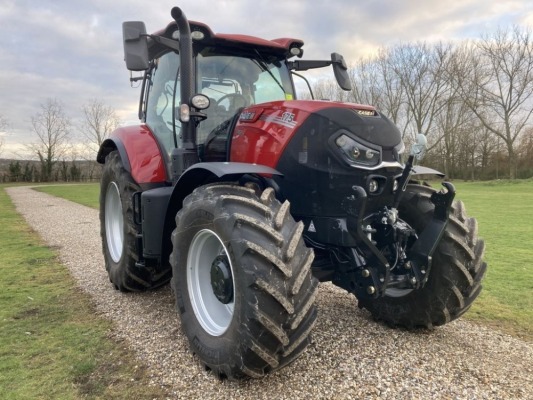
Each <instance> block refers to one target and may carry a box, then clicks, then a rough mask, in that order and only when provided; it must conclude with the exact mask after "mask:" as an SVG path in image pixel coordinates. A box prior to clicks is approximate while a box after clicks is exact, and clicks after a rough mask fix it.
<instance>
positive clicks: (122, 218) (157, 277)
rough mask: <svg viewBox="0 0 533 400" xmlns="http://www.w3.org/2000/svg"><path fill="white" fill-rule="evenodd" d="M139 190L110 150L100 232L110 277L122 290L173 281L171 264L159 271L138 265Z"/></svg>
mask: <svg viewBox="0 0 533 400" xmlns="http://www.w3.org/2000/svg"><path fill="white" fill-rule="evenodd" d="M140 190H141V189H140V187H139V186H138V185H137V184H136V183H135V181H134V180H133V178H132V177H131V175H130V173H129V172H128V171H126V170H125V169H124V166H123V164H122V160H121V159H120V155H119V154H118V152H117V151H112V152H111V153H109V155H108V156H107V158H106V161H105V165H104V169H103V172H102V179H101V181H100V235H101V237H102V250H103V253H104V260H105V266H106V270H107V272H108V274H109V279H110V281H111V282H112V283H113V285H114V286H115V288H116V289H119V290H121V291H141V290H147V289H152V288H155V287H158V286H161V285H163V284H165V283H166V282H168V281H169V280H170V274H171V271H170V268H169V267H168V266H167V267H166V269H165V268H162V271H161V272H158V271H156V270H155V269H152V268H147V267H144V266H137V265H136V263H137V262H138V261H139V257H138V253H137V244H136V241H137V240H136V237H137V234H138V233H139V228H138V227H137V225H136V224H135V222H134V219H133V194H134V193H135V192H138V191H140Z"/></svg>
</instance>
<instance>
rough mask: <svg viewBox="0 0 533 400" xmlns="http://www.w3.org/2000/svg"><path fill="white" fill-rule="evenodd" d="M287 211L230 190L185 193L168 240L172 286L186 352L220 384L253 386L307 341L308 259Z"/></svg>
mask: <svg viewBox="0 0 533 400" xmlns="http://www.w3.org/2000/svg"><path fill="white" fill-rule="evenodd" d="M302 230H303V224H302V223H301V222H298V223H296V222H294V220H293V218H292V216H291V215H290V213H289V203H288V202H285V203H284V204H280V203H279V201H278V200H276V198H275V197H274V191H273V190H272V189H271V188H267V189H266V190H265V191H264V192H263V193H262V194H261V195H260V196H258V195H257V194H256V192H255V191H254V190H252V189H249V188H246V187H242V186H237V185H232V184H212V185H206V186H202V187H199V188H197V189H196V190H195V191H194V192H193V193H192V194H191V195H189V196H188V197H187V198H186V199H185V200H184V204H183V208H182V209H181V210H180V211H179V212H178V213H177V216H176V229H175V230H174V232H173V233H172V244H173V252H172V254H171V264H172V267H173V278H172V283H171V285H172V288H173V290H174V293H175V296H176V305H177V309H178V312H179V314H180V318H181V326H182V329H183V331H184V332H185V334H186V335H187V338H188V339H189V343H190V346H191V348H192V351H193V352H194V353H195V354H196V355H197V356H198V357H199V358H200V361H201V363H203V364H204V366H205V367H206V368H207V369H210V370H212V371H213V372H214V373H215V374H217V376H218V377H220V378H229V379H237V378H244V377H251V378H261V377H263V376H265V374H267V373H268V372H271V371H274V370H277V369H280V368H281V367H284V366H285V365H287V364H289V363H290V362H291V361H293V360H295V359H296V358H297V357H298V356H299V355H300V354H301V353H302V352H303V351H304V349H305V348H306V347H307V345H308V344H309V342H310V332H311V330H312V328H313V326H314V323H315V320H316V316H317V310H316V306H315V304H314V303H315V298H316V294H317V288H318V281H317V280H316V279H315V278H314V277H313V276H312V274H311V263H312V261H313V258H314V253H313V251H312V250H311V249H308V248H307V247H305V245H304V242H303V239H302Z"/></svg>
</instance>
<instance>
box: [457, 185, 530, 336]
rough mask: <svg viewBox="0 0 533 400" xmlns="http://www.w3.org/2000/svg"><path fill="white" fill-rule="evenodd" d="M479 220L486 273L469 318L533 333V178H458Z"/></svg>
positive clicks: (459, 191)
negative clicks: (479, 180) (484, 181)
mask: <svg viewBox="0 0 533 400" xmlns="http://www.w3.org/2000/svg"><path fill="white" fill-rule="evenodd" d="M456 188H457V197H458V198H460V199H461V200H463V201H464V202H465V205H466V208H467V211H468V214H469V215H471V216H475V217H476V218H477V220H478V223H479V235H480V236H481V237H482V238H483V239H484V240H485V244H486V251H485V260H486V261H487V263H488V270H487V275H486V277H485V281H484V284H483V287H484V290H483V292H482V294H481V297H480V298H479V299H478V300H477V302H476V303H474V306H473V307H472V309H471V310H470V312H469V313H467V314H466V317H467V318H470V319H474V320H477V321H482V322H484V323H486V324H489V325H493V326H496V327H499V328H500V329H502V330H505V331H507V332H510V333H513V334H516V335H518V336H523V337H525V338H527V339H528V340H530V341H531V340H532V339H533V264H532V262H533V180H527V181H515V182H505V181H504V182H487V183H483V182H476V183H456Z"/></svg>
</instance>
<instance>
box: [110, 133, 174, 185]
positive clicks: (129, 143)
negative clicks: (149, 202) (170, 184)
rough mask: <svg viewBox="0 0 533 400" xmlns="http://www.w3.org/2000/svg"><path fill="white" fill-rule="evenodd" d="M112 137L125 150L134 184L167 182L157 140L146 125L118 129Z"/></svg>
mask: <svg viewBox="0 0 533 400" xmlns="http://www.w3.org/2000/svg"><path fill="white" fill-rule="evenodd" d="M112 137H116V138H118V139H119V140H120V141H121V142H122V143H123V144H124V147H125V148H126V152H127V154H128V160H129V162H130V166H131V176H132V177H133V179H134V180H135V182H137V183H139V184H141V183H159V182H165V181H167V173H166V169H165V163H164V160H163V157H162V156H161V152H160V150H159V146H158V144H157V140H156V139H155V137H154V135H153V133H152V132H151V131H150V129H149V128H148V127H147V126H146V125H134V126H125V127H122V128H118V129H117V130H116V131H115V132H113V135H112Z"/></svg>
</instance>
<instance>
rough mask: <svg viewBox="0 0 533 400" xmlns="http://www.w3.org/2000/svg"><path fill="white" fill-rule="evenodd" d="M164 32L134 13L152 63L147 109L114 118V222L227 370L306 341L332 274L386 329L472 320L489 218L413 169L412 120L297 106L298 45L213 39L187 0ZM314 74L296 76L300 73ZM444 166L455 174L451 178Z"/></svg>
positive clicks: (132, 253) (109, 180) (296, 349)
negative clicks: (407, 138) (481, 231)
mask: <svg viewBox="0 0 533 400" xmlns="http://www.w3.org/2000/svg"><path fill="white" fill-rule="evenodd" d="M171 14H172V17H173V19H174V21H173V22H171V23H170V24H169V25H168V26H167V27H166V28H164V29H163V30H161V31H158V32H156V33H154V34H151V35H149V34H147V33H146V28H145V26H144V23H142V22H125V23H124V24H123V35H124V52H125V61H126V65H127V68H128V69H129V70H130V71H143V72H144V74H143V76H142V78H140V77H139V78H132V80H133V81H135V80H141V79H142V90H141V97H140V106H139V118H140V120H141V121H142V123H141V124H140V125H138V126H129V127H123V128H119V129H117V130H116V131H115V132H114V133H113V135H112V136H111V137H110V138H109V139H108V140H106V141H105V142H104V143H103V145H102V147H101V148H100V151H99V153H98V156H97V160H98V162H100V163H102V164H104V167H103V176H102V180H101V195H100V219H101V234H102V244H103V252H104V256H105V264H106V268H107V271H108V273H109V277H110V280H111V282H112V283H113V285H114V286H115V288H117V289H119V290H121V291H140V290H148V289H154V288H157V287H160V286H162V285H164V284H166V283H167V282H169V281H171V286H172V289H173V292H174V294H175V297H176V304H177V309H178V312H179V314H180V317H181V327H182V330H183V332H184V333H185V334H186V335H187V337H188V339H189V342H190V346H191V348H192V350H193V351H194V353H196V354H197V355H198V357H199V358H200V360H201V362H202V363H203V364H205V366H207V367H208V368H210V369H211V370H213V371H214V372H215V373H216V374H217V375H218V376H221V377H228V378H239V377H246V376H248V377H254V378H259V377H262V376H264V375H265V374H267V373H268V372H270V371H273V370H277V369H279V368H281V367H283V366H285V365H287V364H288V363H290V362H291V361H293V360H294V359H296V358H297V357H298V356H299V355H300V354H301V353H302V352H303V351H304V349H305V348H306V346H307V345H308V344H309V341H310V332H311V330H312V329H313V326H314V324H315V320H316V317H317V308H316V305H315V298H316V294H317V287H318V282H319V281H332V282H333V283H334V284H336V285H338V286H340V287H341V288H344V289H346V290H347V291H349V292H350V293H353V294H354V295H355V296H356V298H357V300H358V305H359V307H361V308H365V309H367V310H368V311H369V312H370V313H371V314H372V316H373V317H374V318H375V319H377V320H381V321H384V322H385V323H387V324H388V325H392V326H401V327H406V328H408V329H414V328H417V327H427V328H431V327H433V326H437V325H442V324H445V323H447V322H449V321H451V320H453V319H455V318H458V317H459V316H460V315H462V314H463V313H464V312H465V311H466V310H468V308H469V307H470V305H471V304H472V302H473V301H474V299H475V298H476V297H477V296H478V294H479V292H480V290H481V285H480V282H481V280H482V278H483V275H484V273H485V270H486V264H485V263H484V262H483V260H482V256H483V249H484V243H483V241H482V240H478V237H477V223H476V220H475V219H473V218H468V217H467V216H466V214H465V210H464V206H463V203H461V202H455V201H453V198H454V195H455V190H454V187H453V186H452V185H451V184H450V183H448V182H444V183H443V186H444V188H443V190H442V191H435V190H434V189H432V188H431V187H429V186H426V185H424V184H421V183H419V182H418V181H417V180H415V179H417V175H421V174H435V175H440V173H439V172H437V171H434V170H430V169H428V168H424V167H420V166H414V165H413V164H414V161H415V159H416V157H417V156H418V155H419V153H422V152H423V151H424V140H423V139H424V136H423V135H420V142H419V145H417V146H414V148H413V151H412V152H411V153H412V154H411V155H410V156H409V157H408V159H407V161H406V162H405V164H403V163H402V161H401V160H402V153H403V152H404V144H403V142H402V138H401V135H400V132H399V131H398V129H397V128H396V127H395V126H394V124H393V123H391V121H390V120H389V119H387V117H386V116H384V115H383V114H381V113H380V112H379V111H378V110H376V109H375V108H374V107H371V106H364V105H359V104H348V103H340V102H332V101H315V100H297V99H296V94H295V86H294V83H293V75H299V74H297V71H305V70H308V69H312V68H320V67H326V66H330V65H331V66H332V67H333V71H334V73H335V77H336V80H337V82H338V84H339V85H340V86H341V87H342V88H343V89H344V90H350V89H351V85H350V80H349V78H348V74H347V67H346V63H345V62H344V59H343V57H342V56H340V55H339V54H336V53H333V54H332V55H331V59H329V60H325V61H311V60H301V59H300V57H301V56H302V53H303V50H302V46H303V42H302V41H301V40H298V39H290V38H283V39H275V40H264V39H260V38H256V37H251V36H246V35H233V34H215V33H213V32H212V31H211V29H210V28H209V27H208V26H207V25H205V24H203V23H199V22H193V21H188V20H187V19H186V17H185V15H184V13H183V12H182V11H181V10H180V9H179V8H177V7H175V8H173V9H172V13H171ZM299 76H300V75H299ZM441 176H442V175H441Z"/></svg>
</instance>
